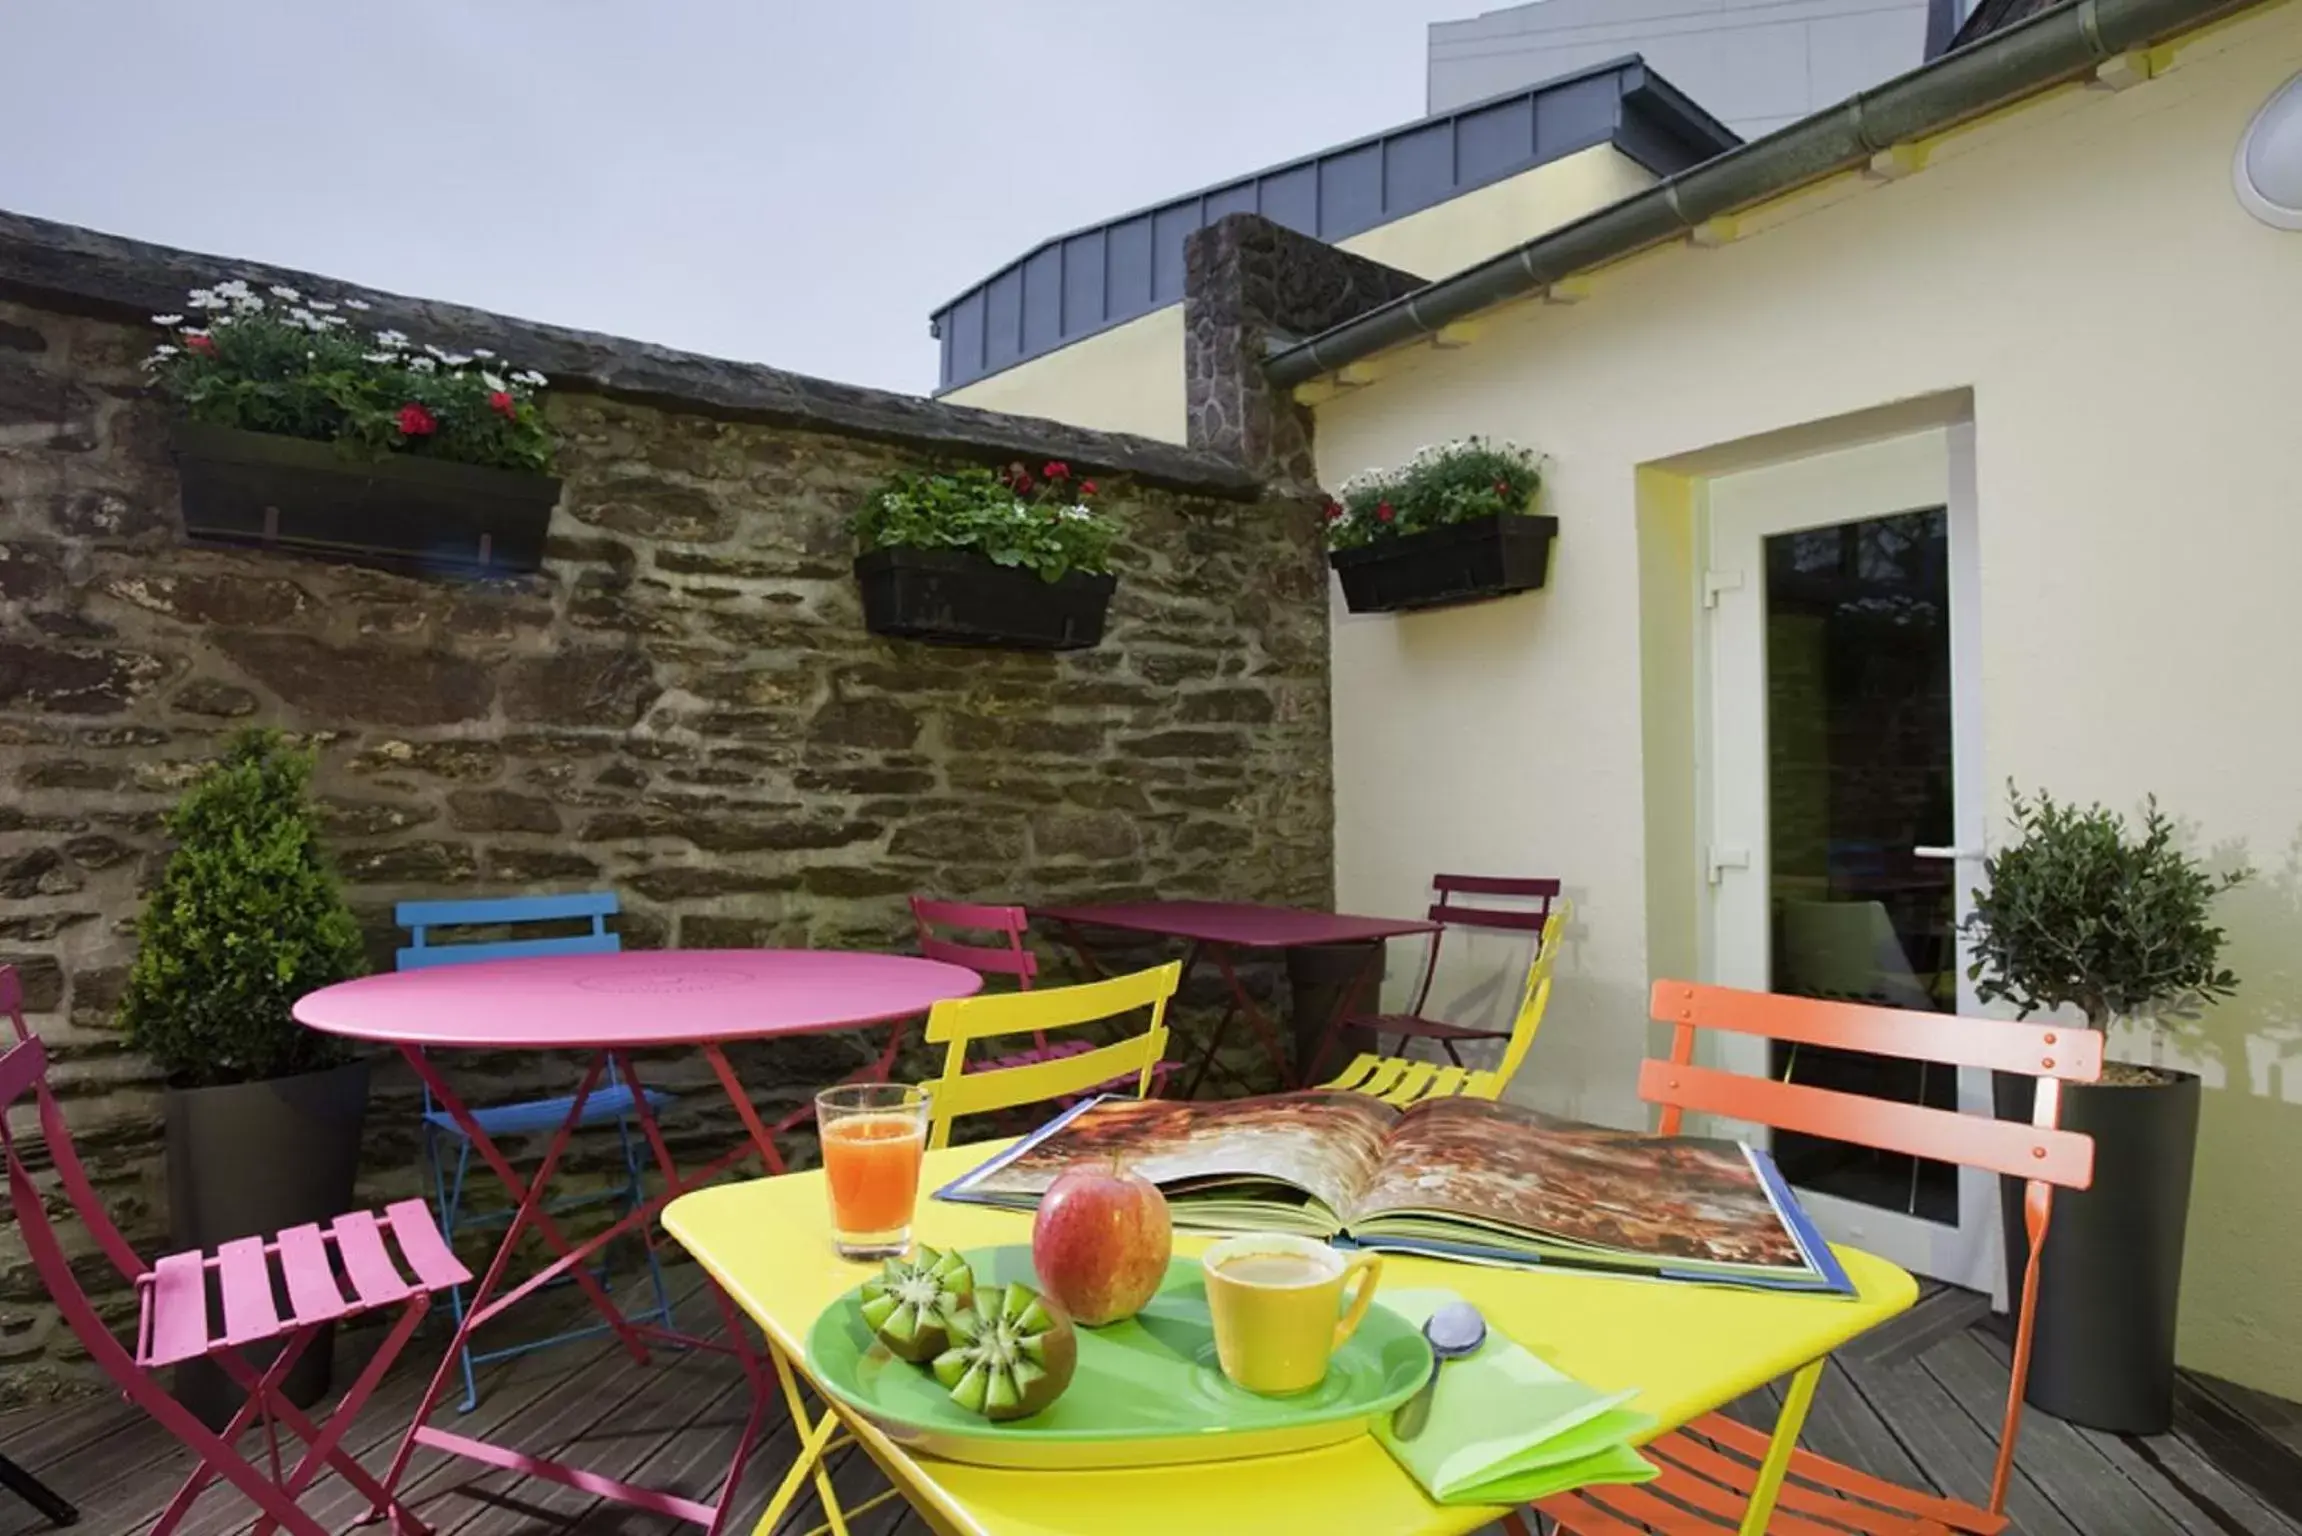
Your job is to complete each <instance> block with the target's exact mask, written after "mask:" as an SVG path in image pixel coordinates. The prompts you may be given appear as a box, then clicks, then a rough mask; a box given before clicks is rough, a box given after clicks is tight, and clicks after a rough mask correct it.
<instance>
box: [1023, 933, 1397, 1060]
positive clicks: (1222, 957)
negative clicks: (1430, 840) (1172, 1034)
mask: <svg viewBox="0 0 2302 1536" xmlns="http://www.w3.org/2000/svg"><path fill="white" fill-rule="evenodd" d="M1031 915H1032V916H1033V917H1035V918H1038V919H1040V920H1042V921H1044V922H1050V923H1053V924H1055V925H1056V926H1058V927H1059V928H1061V929H1062V930H1063V932H1064V936H1065V937H1066V938H1067V939H1068V940H1069V941H1070V943H1071V947H1072V948H1073V949H1074V950H1075V951H1077V952H1078V955H1079V959H1080V963H1081V964H1083V965H1085V966H1086V967H1087V970H1088V972H1089V974H1091V975H1097V976H1100V975H1101V974H1102V967H1100V966H1099V965H1097V964H1096V961H1095V955H1094V952H1093V951H1092V950H1090V949H1089V948H1088V947H1087V945H1086V943H1085V942H1084V941H1083V940H1082V939H1081V938H1080V937H1079V930H1080V929H1082V928H1105V929H1111V930H1114V931H1117V932H1122V933H1147V934H1155V935H1157V936H1158V937H1160V938H1168V939H1183V940H1186V941H1188V942H1189V943H1190V945H1191V949H1190V953H1189V956H1188V958H1186V959H1185V960H1184V962H1183V974H1184V976H1185V977H1186V978H1188V977H1189V976H1190V974H1191V972H1192V971H1193V970H1194V969H1196V968H1197V966H1198V964H1199V962H1200V961H1201V960H1212V961H1213V962H1214V964H1215V968H1216V969H1217V970H1218V971H1220V972H1221V973H1222V975H1223V980H1224V981H1225V982H1226V983H1228V984H1229V986H1230V988H1231V1002H1230V1005H1229V1006H1228V1007H1226V1008H1225V1009H1224V1010H1223V1017H1222V1018H1221V1019H1219V1020H1217V1021H1216V1024H1215V1028H1214V1029H1213V1030H1212V1031H1211V1032H1210V1033H1209V1034H1208V1036H1207V1046H1206V1049H1205V1050H1203V1051H1201V1052H1200V1054H1199V1065H1198V1066H1197V1068H1195V1069H1194V1070H1193V1072H1192V1074H1191V1081H1190V1082H1189V1083H1187V1084H1186V1085H1185V1086H1184V1089H1183V1097H1185V1098H1187V1099H1188V1098H1193V1097H1195V1096H1196V1095H1197V1094H1198V1092H1199V1085H1200V1084H1201V1083H1202V1082H1204V1081H1205V1080H1206V1077H1207V1070H1208V1068H1209V1067H1211V1066H1212V1065H1213V1064H1214V1061H1215V1053H1216V1051H1217V1050H1219V1049H1220V1048H1221V1047H1222V1044H1223V1039H1224V1036H1226V1035H1227V1034H1229V1033H1230V1030H1231V1021H1232V1020H1233V1019H1234V1018H1236V1017H1238V1016H1239V1015H1241V1014H1244V1015H1246V1018H1247V1022H1248V1023H1249V1024H1250V1025H1252V1026H1253V1027H1254V1030H1255V1033H1256V1034H1257V1035H1258V1036H1259V1037H1260V1038H1261V1039H1262V1041H1263V1049H1264V1050H1266V1051H1268V1052H1269V1053H1270V1055H1271V1062H1272V1064H1273V1065H1274V1066H1276V1067H1277V1068H1278V1070H1279V1080H1280V1081H1281V1082H1285V1081H1287V1050H1286V1047H1285V1046H1284V1045H1283V1044H1282V1043H1281V1042H1280V1039H1279V1032H1278V1029H1277V1027H1276V1026H1275V1025H1273V1023H1272V1022H1271V1020H1270V1019H1269V1018H1268V1017H1266V1016H1265V1015H1264V1013H1263V1011H1262V1010H1261V1009H1260V1008H1257V1007H1256V1006H1255V1000H1254V999H1253V998H1251V997H1249V996H1248V995H1247V989H1246V988H1245V987H1244V986H1242V985H1240V983H1239V971H1238V967H1237V964H1236V960H1237V957H1238V955H1239V953H1240V952H1241V951H1251V950H1287V949H1294V948H1297V947H1298V946H1301V945H1305V944H1350V943H1354V942H1358V941H1360V940H1365V939H1396V938H1404V937H1407V936H1409V935H1413V934H1423V933H1431V932H1434V931H1436V929H1437V927H1438V925H1437V924H1436V923H1430V922H1425V921H1424V920H1423V919H1421V918H1413V917H1350V916H1347V915H1344V914H1342V913H1337V912H1309V911H1305V910H1304V909H1302V908H1300V907H1267V906H1262V905H1259V904H1257V903H1255V902H1249V901H1129V902H1115V903H1112V904H1109V905H1105V906H1085V907H1034V908H1033V909H1032V913H1031ZM1382 975H1383V951H1382V950H1381V949H1379V948H1378V949H1376V950H1375V951H1374V952H1373V954H1371V955H1370V956H1369V957H1368V961H1367V964H1366V965H1365V966H1363V967H1361V969H1360V972H1359V974H1358V976H1357V977H1355V978H1353V980H1352V982H1351V985H1350V986H1349V987H1348V988H1347V989H1346V990H1345V992H1344V994H1343V999H1342V1001H1341V1003H1339V1004H1338V1005H1337V1006H1336V1009H1335V1015H1334V1017H1333V1018H1331V1019H1329V1020H1328V1021H1327V1026H1326V1028H1325V1029H1323V1030H1322V1031H1320V1034H1319V1049H1317V1050H1316V1051H1313V1052H1312V1053H1311V1057H1310V1059H1309V1060H1308V1061H1305V1062H1304V1063H1302V1072H1301V1076H1300V1078H1299V1083H1300V1084H1301V1085H1308V1084H1309V1083H1310V1082H1311V1081H1312V1076H1313V1074H1314V1073H1316V1072H1317V1071H1318V1069H1319V1066H1320V1064H1321V1063H1322V1062H1323V1061H1324V1060H1325V1058H1326V1054H1327V1047H1328V1046H1329V1045H1330V1044H1331V1043H1332V1042H1333V1040H1334V1036H1335V1030H1336V1027H1337V1026H1338V1025H1340V1024H1341V1022H1342V1021H1343V1020H1344V1019H1345V1018H1347V1017H1349V1016H1350V1014H1351V1013H1352V1012H1353V1011H1355V1010H1356V1009H1357V1007H1358V1003H1359V999H1360V997H1361V996H1362V995H1363V994H1364V993H1365V992H1366V989H1367V987H1368V985H1369V984H1370V983H1372V982H1380V981H1381V979H1382Z"/></svg>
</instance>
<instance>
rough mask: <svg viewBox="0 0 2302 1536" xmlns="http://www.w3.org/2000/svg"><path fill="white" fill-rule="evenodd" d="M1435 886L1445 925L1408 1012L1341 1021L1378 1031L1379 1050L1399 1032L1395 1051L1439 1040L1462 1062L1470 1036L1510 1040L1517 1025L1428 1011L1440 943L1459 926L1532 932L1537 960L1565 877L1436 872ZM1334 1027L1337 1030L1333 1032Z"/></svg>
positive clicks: (1437, 914) (1434, 938)
mask: <svg viewBox="0 0 2302 1536" xmlns="http://www.w3.org/2000/svg"><path fill="white" fill-rule="evenodd" d="M1431 889H1432V891H1433V892H1435V893H1436V894H1435V895H1434V897H1433V899H1432V902H1431V910H1430V919H1431V921H1432V922H1434V923H1437V924H1438V925H1439V931H1438V932H1437V933H1434V934H1432V935H1431V943H1430V948H1429V949H1428V951H1426V953H1425V955H1424V959H1423V979H1422V980H1421V981H1419V982H1417V983H1416V985H1415V998H1414V1001H1413V1002H1411V1003H1409V1004H1408V1005H1407V1011H1406V1012H1404V1013H1382V1014H1359V1015H1353V1016H1352V1017H1351V1018H1350V1019H1348V1020H1343V1021H1339V1023H1340V1024H1341V1027H1342V1028H1344V1029H1363V1030H1367V1031H1370V1032H1371V1033H1372V1034H1373V1035H1374V1036H1375V1044H1376V1049H1377V1050H1380V1049H1381V1048H1382V1037H1383V1036H1385V1035H1397V1036H1398V1037H1399V1043H1398V1045H1397V1047H1395V1048H1394V1049H1393V1051H1392V1052H1391V1054H1392V1055H1394V1056H1404V1055H1405V1054H1406V1053H1407V1042H1408V1041H1409V1040H1436V1041H1438V1042H1439V1049H1441V1050H1443V1051H1445V1052H1446V1053H1447V1060H1449V1061H1450V1062H1453V1063H1454V1064H1455V1065H1456V1066H1458V1067H1459V1066H1461V1065H1462V1064H1463V1058H1462V1057H1461V1056H1459V1055H1457V1054H1456V1053H1455V1047H1456V1046H1457V1045H1458V1044H1460V1043H1462V1042H1463V1041H1466V1040H1506V1041H1507V1040H1509V1039H1510V1038H1511V1030H1510V1026H1509V1025H1507V1024H1506V1025H1505V1026H1503V1027H1502V1028H1501V1029H1488V1028H1484V1027H1480V1026H1476V1025H1470V1024H1451V1023H1449V1022H1447V1021H1446V1020H1445V1019H1434V1018H1431V1017H1429V1016H1428V1015H1427V1014H1425V1013H1424V1011H1423V1010H1424V1009H1426V1008H1428V1007H1429V1006H1430V1003H1431V983H1432V982H1433V981H1435V980H1437V979H1438V975H1439V946H1440V944H1441V943H1442V942H1444V941H1445V939H1446V937H1447V935H1448V934H1449V933H1450V932H1452V931H1453V930H1455V929H1458V928H1465V929H1481V928H1484V929H1495V930H1500V931H1503V932H1506V933H1523V934H1526V935H1527V936H1528V955H1527V962H1528V964H1530V965H1532V964H1533V963H1534V957H1535V951H1536V950H1537V949H1539V948H1540V946H1541V944H1542V934H1543V924H1544V922H1545V921H1546V920H1548V919H1549V917H1550V915H1551V903H1552V902H1554V901H1557V900H1558V899H1559V890H1560V883H1559V882H1558V881H1556V880H1551V879H1530V878H1521V877H1517V876H1508V875H1434V876H1433V877H1432V879H1431ZM1466 896H1477V897H1500V898H1502V899H1503V900H1505V901H1509V902H1517V903H1521V905H1517V906H1508V907H1497V906H1491V905H1488V904H1487V903H1485V902H1479V903H1476V904H1473V903H1471V902H1467V901H1465V900H1464V899H1463V898H1464V897H1466ZM1333 1033H1334V1031H1332V1030H1331V1031H1330V1035H1332V1034H1333ZM1330 1043H1331V1042H1330ZM1325 1049H1326V1045H1325V1044H1322V1045H1321V1047H1320V1050H1321V1053H1322V1055H1323V1054H1324V1052H1325Z"/></svg>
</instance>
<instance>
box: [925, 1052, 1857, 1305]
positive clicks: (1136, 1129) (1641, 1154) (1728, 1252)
mask: <svg viewBox="0 0 2302 1536" xmlns="http://www.w3.org/2000/svg"><path fill="white" fill-rule="evenodd" d="M1113 1157H1117V1158H1119V1159H1121V1160H1122V1161H1124V1162H1126V1163H1127V1164H1128V1166H1130V1167H1132V1168H1134V1169H1135V1170H1136V1171H1137V1172H1139V1173H1141V1174H1143V1175H1144V1176H1145V1177H1146V1178H1149V1179H1151V1180H1152V1181H1153V1182H1155V1183H1157V1184H1158V1186H1159V1187H1160V1189H1161V1190H1162V1191H1164V1192H1165V1194H1166V1196H1167V1201H1168V1205H1169V1207H1170V1208H1171V1210H1172V1211H1173V1213H1174V1218H1175V1222H1176V1224H1177V1225H1178V1226H1190V1227H1206V1228H1214V1229H1217V1230H1223V1231H1233V1232H1238V1231H1250V1232H1299V1233H1303V1234H1305V1235H1307V1236H1312V1237H1326V1238H1333V1239H1336V1240H1338V1241H1341V1242H1344V1243H1348V1244H1351V1245H1355V1246H1357V1247H1362V1248H1376V1249H1382V1250H1385V1251H1389V1252H1403V1253H1418V1254H1425V1255H1429V1256H1432V1257H1440V1258H1456V1259H1464V1260H1468V1261H1471V1262H1474V1263H1486V1264H1503V1265H1538V1264H1539V1265H1546V1266H1548V1265H1571V1266H1579V1267H1584V1268H1591V1269H1602V1270H1613V1271H1618V1272H1625V1273H1632V1274H1641V1275H1649V1276H1655V1277H1659V1278H1663V1279H1674V1280H1706V1281H1716V1282H1720V1283H1724V1284H1730V1285H1753V1286H1765V1287H1770V1288H1777V1289H1784V1290H1804V1291H1837V1292H1841V1293H1845V1294H1851V1293H1852V1292H1853V1289H1854V1287H1853V1286H1852V1285H1851V1284H1850V1283H1849V1282H1848V1280H1847V1278H1846V1273H1845V1271H1844V1270H1842V1269H1841V1268H1840V1267H1839V1264H1838V1260H1837V1259H1836V1258H1834V1257H1833V1256H1832V1254H1831V1251H1830V1248H1829V1245H1828V1244H1826V1243H1824V1242H1823V1240H1822V1238H1821V1237H1820V1235H1819V1234H1817V1233H1816V1231H1815V1229H1814V1226H1813V1224H1812V1223H1810V1222H1809V1221H1808V1220H1807V1218H1806V1214H1805V1213H1804V1212H1803V1211H1801V1210H1800V1209H1799V1207H1798V1203H1797V1201H1796V1200H1795V1199H1794V1198H1793V1197H1792V1195H1791V1192H1790V1186H1789V1185H1787V1184H1786V1183H1784V1182H1783V1179H1782V1176H1781V1174H1779V1173H1778V1172H1776V1170H1775V1167H1774V1163H1773V1160H1772V1159H1770V1158H1769V1157H1767V1155H1766V1154H1765V1153H1763V1152H1760V1151H1758V1150H1756V1149H1754V1148H1751V1147H1746V1146H1743V1145H1741V1144H1740V1143H1737V1142H1731V1141H1711V1140H1704V1139H1700V1138H1696V1137H1685V1136H1645V1135H1640V1134H1638V1133H1636V1132H1632V1131H1615V1130H1607V1129H1605V1128H1603V1127H1600V1126H1593V1125H1582V1124H1579V1123H1577V1122H1575V1121H1572V1120H1559V1119H1554V1118H1552V1117H1551V1116H1548V1115H1543V1114H1538V1113H1537V1112H1535V1111H1534V1110H1531V1109H1521V1108H1519V1107H1517V1106H1515V1105H1510V1104H1498V1103H1490V1102H1487V1101H1485V1100H1482V1099H1431V1100H1426V1101H1425V1102H1423V1103H1421V1104H1417V1105H1415V1106H1414V1107H1413V1108H1411V1109H1406V1110H1399V1109H1394V1108H1392V1107H1391V1106H1390V1105H1388V1104H1384V1103H1382V1102H1380V1101H1379V1100H1376V1099H1371V1098H1368V1097H1366V1096H1364V1095H1362V1094H1356V1093H1323V1092H1309V1093H1282V1094H1274V1095H1271V1096H1269V1097H1267V1098H1257V1099H1231V1100H1225V1101H1220V1102H1215V1103H1178V1102H1174V1101H1171V1100H1165V1099H1141V1100H1138V1099H1123V1098H1115V1097H1111V1096H1108V1095H1106V1096H1103V1097H1100V1098H1095V1099H1090V1100H1088V1101H1087V1102H1085V1103H1083V1104H1080V1105H1078V1106H1076V1107H1074V1108H1073V1109H1072V1110H1070V1111H1069V1112H1068V1113H1066V1114H1064V1115H1063V1116H1062V1117H1060V1118H1059V1119H1057V1120H1055V1121H1054V1122H1052V1123H1051V1124H1049V1125H1047V1126H1045V1127H1043V1128H1042V1129H1040V1130H1039V1131H1037V1132H1035V1133H1033V1134H1032V1135H1030V1136H1027V1137H1025V1138H1024V1139H1023V1140H1022V1141H1020V1142H1017V1143H1016V1144H1015V1145H1014V1146H1013V1147H1011V1148H1009V1149H1008V1150H1007V1151H1006V1152H1004V1153H1002V1154H1000V1155H999V1156H998V1157H995V1158H993V1159H992V1160H991V1161H989V1162H987V1163H985V1164H983V1165H982V1166H981V1167H979V1168H977V1169H975V1170H974V1171H973V1172H971V1173H969V1174H967V1175H966V1176H965V1177H963V1178H961V1179H959V1180H957V1181H956V1182H954V1183H953V1184H951V1185H950V1186H948V1187H947V1188H945V1189H943V1190H940V1191H938V1198H940V1199H944V1200H959V1201H968V1202H972V1203H975V1204H982V1205H998V1206H1005V1207H1008V1208H1010V1209H1017V1210H1031V1209H1034V1208H1036V1207H1037V1205H1038V1203H1039V1197H1040V1195H1041V1194H1043V1193H1045V1191H1046V1189H1047V1186H1048V1185H1049V1184H1051V1183H1053V1182H1054V1180H1055V1176H1056V1175H1057V1174H1059V1173H1061V1172H1062V1171H1063V1170H1064V1169H1066V1168H1068V1167H1071V1166H1072V1165H1074V1164H1077V1163H1082V1162H1102V1161H1108V1160H1109V1159H1111V1158H1113Z"/></svg>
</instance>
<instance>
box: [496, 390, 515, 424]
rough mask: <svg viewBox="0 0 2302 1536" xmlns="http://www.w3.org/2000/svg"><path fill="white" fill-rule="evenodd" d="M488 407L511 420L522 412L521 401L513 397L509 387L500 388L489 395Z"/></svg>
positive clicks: (505, 418)
mask: <svg viewBox="0 0 2302 1536" xmlns="http://www.w3.org/2000/svg"><path fill="white" fill-rule="evenodd" d="M488 409H489V410H491V411H493V412H495V413H496V414H497V415H498V416H501V417H502V418H503V419H504V420H506V421H510V420H511V419H512V418H513V417H514V416H517V415H518V414H519V413H520V406H519V402H518V401H517V400H514V399H513V398H512V393H511V391H510V390H508V389H499V390H497V391H496V392H495V393H494V394H492V395H490V396H488Z"/></svg>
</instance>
